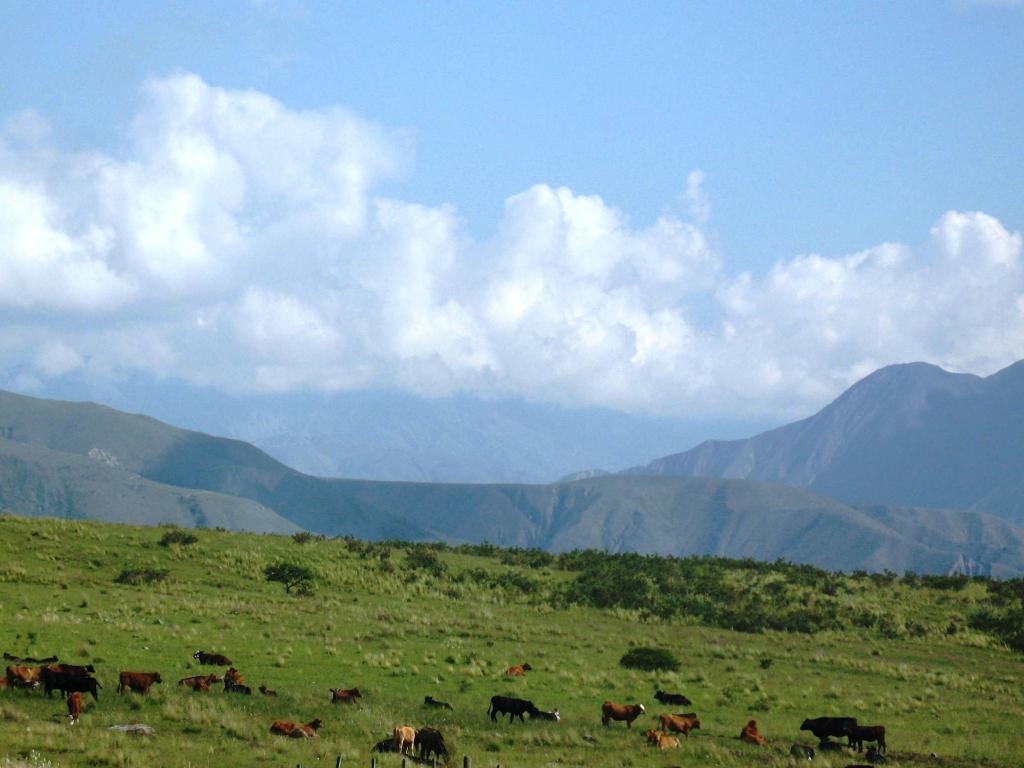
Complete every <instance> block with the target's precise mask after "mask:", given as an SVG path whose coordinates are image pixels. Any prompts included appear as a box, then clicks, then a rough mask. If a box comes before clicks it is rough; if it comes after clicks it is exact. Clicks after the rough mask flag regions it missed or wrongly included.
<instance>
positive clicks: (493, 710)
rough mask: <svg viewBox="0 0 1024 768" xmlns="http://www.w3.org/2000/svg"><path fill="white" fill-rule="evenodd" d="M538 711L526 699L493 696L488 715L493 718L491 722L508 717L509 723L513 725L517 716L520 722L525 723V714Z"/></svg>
mask: <svg viewBox="0 0 1024 768" xmlns="http://www.w3.org/2000/svg"><path fill="white" fill-rule="evenodd" d="M536 711H537V708H536V707H535V706H533V702H532V701H528V700H526V699H516V698H513V697H512V696H492V697H491V706H490V707H488V709H487V714H488V715H490V716H491V720H494V721H497V720H498V715H508V721H509V722H510V723H511V722H512V721H513V720H514V719H515V718H516V717H517V716H518V717H519V722H521V723H525V722H526V719H525V718H524V717H523V715H524V714H525V713H527V712H528V713H530V716H531V717H532V716H533V713H534V712H536Z"/></svg>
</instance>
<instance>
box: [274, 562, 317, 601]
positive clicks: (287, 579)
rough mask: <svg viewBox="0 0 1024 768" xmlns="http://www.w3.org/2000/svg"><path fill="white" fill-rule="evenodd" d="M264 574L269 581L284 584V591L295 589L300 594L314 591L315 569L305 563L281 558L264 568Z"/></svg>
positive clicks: (288, 591) (308, 593)
mask: <svg viewBox="0 0 1024 768" xmlns="http://www.w3.org/2000/svg"><path fill="white" fill-rule="evenodd" d="M263 575H264V577H265V578H266V579H267V581H276V582H279V583H281V584H284V591H285V592H287V593H290V592H291V591H292V590H293V589H294V590H295V593H296V594H298V595H310V594H312V593H313V571H312V570H310V569H309V568H307V567H306V566H304V565H299V564H298V563H289V562H285V561H283V560H279V561H278V562H276V563H272V564H270V565H268V566H267V567H266V568H264V569H263Z"/></svg>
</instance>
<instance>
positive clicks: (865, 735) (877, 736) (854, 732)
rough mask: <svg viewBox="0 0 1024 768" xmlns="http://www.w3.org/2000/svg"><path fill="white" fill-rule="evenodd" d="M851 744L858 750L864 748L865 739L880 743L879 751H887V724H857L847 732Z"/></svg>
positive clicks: (860, 750)
mask: <svg viewBox="0 0 1024 768" xmlns="http://www.w3.org/2000/svg"><path fill="white" fill-rule="evenodd" d="M846 736H847V738H848V739H849V741H850V746H851V747H855V748H856V750H857V751H858V752H862V751H863V750H864V742H865V741H874V742H877V743H878V751H879V752H885V726H883V725H855V726H853V727H851V728H850V730H849V731H848V732H847V734H846Z"/></svg>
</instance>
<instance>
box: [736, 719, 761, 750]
mask: <svg viewBox="0 0 1024 768" xmlns="http://www.w3.org/2000/svg"><path fill="white" fill-rule="evenodd" d="M739 738H740V741H745V742H747V743H748V744H756V745H757V746H759V747H763V746H764V744H765V738H764V736H762V735H761V734H760V733H758V732H757V720H748V721H747V724H746V725H744V726H743V730H742V731H740V737H739Z"/></svg>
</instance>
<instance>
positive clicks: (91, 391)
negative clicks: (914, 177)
mask: <svg viewBox="0 0 1024 768" xmlns="http://www.w3.org/2000/svg"><path fill="white" fill-rule="evenodd" d="M30 394H35V395H36V396H41V397H46V398H51V399H53V398H57V399H61V400H73V401H75V400H77V401H81V400H88V401H94V402H98V403H104V404H106V405H109V406H111V407H113V408H117V409H119V410H122V411H129V412H133V413H146V414H149V415H150V416H154V417H156V418H158V419H161V420H163V421H165V422H168V423H171V424H177V425H179V426H182V427H187V428H189V429H194V430H198V431H200V432H206V433H208V434H215V435H223V436H225V437H233V438H237V439H239V440H245V441H246V442H249V443H252V444H253V445H256V446H257V447H259V448H261V449H263V450H264V451H266V452H267V453H269V454H270V455H271V456H273V457H274V458H276V459H278V460H279V461H282V462H284V463H285V464H287V465H288V466H290V467H293V468H295V469H297V470H299V471H301V472H305V473H307V474H311V475H319V476H321V477H358V478H364V479H368V480H416V481H428V482H473V483H483V482H491V483H497V482H510V483H512V482H515V483H522V482H527V483H537V482H551V481H553V480H555V479H557V478H559V477H562V476H563V475H566V474H567V473H569V472H572V471H574V470H578V469H579V468H580V467H605V468H607V469H611V470H619V469H623V468H625V467H631V466H634V465H636V464H638V463H640V462H642V461H646V460H647V459H649V458H650V457H651V456H657V455H659V454H661V453H668V452H669V451H674V450H679V448H681V447H689V446H693V445H696V444H697V443H698V442H700V441H701V440H703V439H705V438H707V437H709V436H714V437H739V436H743V435H749V434H751V432H753V431H756V430H759V429H764V428H765V427H767V426H770V425H771V423H770V422H766V421H763V420H762V421H753V420H749V419H748V420H745V421H744V420H734V421H728V420H723V419H719V420H717V421H710V420H699V419H690V420H684V419H678V418H677V419H671V418H654V417H646V416H633V415H629V414H625V413H621V412H618V411H612V410H608V409H600V408H576V409H573V408H564V407H561V406H557V405H549V404H541V403H528V402H525V401H522V400H512V399H504V400H484V399H481V398H477V397H471V396H466V395H461V396H455V397H443V398H424V397H415V396H413V395H408V394H403V393H400V392H340V393H298V394H282V395H235V396H231V395H226V394H224V393H221V392H217V391H215V390H210V389H202V388H198V387H192V386H188V385H186V384H183V383H181V382H176V381H171V380H156V379H150V378H145V377H139V378H135V379H131V380H119V381H117V382H114V381H107V380H97V379H76V378H74V377H73V376H69V377H65V378H63V379H58V380H56V381H54V382H51V383H50V384H49V385H48V386H47V388H46V389H45V390H43V391H41V392H38V393H30Z"/></svg>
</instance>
